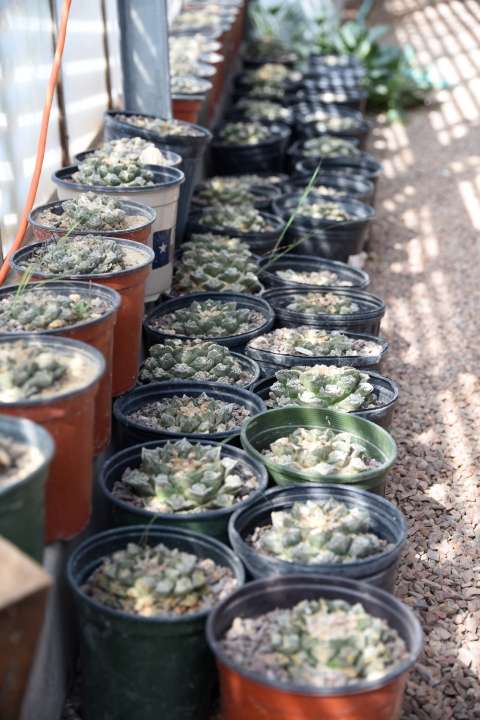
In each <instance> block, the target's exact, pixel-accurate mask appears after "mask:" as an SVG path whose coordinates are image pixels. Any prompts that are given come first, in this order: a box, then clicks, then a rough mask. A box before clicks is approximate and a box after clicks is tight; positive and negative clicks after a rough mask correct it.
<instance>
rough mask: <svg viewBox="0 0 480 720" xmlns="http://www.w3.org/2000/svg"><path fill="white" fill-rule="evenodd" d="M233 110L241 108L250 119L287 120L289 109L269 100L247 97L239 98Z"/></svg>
mask: <svg viewBox="0 0 480 720" xmlns="http://www.w3.org/2000/svg"><path fill="white" fill-rule="evenodd" d="M235 110H241V111H242V112H243V113H244V114H245V115H246V116H247V117H249V118H251V119H252V120H264V119H265V120H276V121H277V122H281V121H282V120H288V119H289V117H290V110H289V109H288V108H284V107H282V106H281V105H279V104H278V103H275V102H271V101H270V100H254V99H252V98H249V97H245V98H241V99H240V100H239V101H238V102H237V103H236V105H235Z"/></svg>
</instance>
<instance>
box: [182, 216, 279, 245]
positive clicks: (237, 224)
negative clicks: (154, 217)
mask: <svg viewBox="0 0 480 720" xmlns="http://www.w3.org/2000/svg"><path fill="white" fill-rule="evenodd" d="M284 227H285V221H284V220H283V219H282V218H281V217H279V216H278V214H277V215H271V214H270V213H266V212H260V211H259V210H257V209H256V208H255V207H252V206H251V205H223V206H218V207H217V206H213V205H212V206H210V207H207V208H204V209H203V210H200V211H193V212H191V213H190V215H189V219H188V225H187V236H188V238H189V239H191V237H192V235H193V234H198V233H205V232H207V233H213V234H214V235H228V236H230V237H236V238H239V239H240V240H242V241H244V242H245V243H247V245H248V246H249V247H250V250H251V251H252V252H253V253H254V254H255V255H265V254H266V253H270V252H272V251H273V250H274V249H275V248H276V247H277V246H278V241H279V238H280V236H281V234H282V232H283V229H284Z"/></svg>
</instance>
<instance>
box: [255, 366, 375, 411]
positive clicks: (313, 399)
mask: <svg viewBox="0 0 480 720" xmlns="http://www.w3.org/2000/svg"><path fill="white" fill-rule="evenodd" d="M275 377H276V382H274V383H273V385H272V386H271V388H270V399H269V400H267V405H268V406H269V407H273V408H275V407H288V406H290V405H301V406H305V407H319V408H327V407H331V408H333V409H334V410H343V411H344V412H352V411H353V410H365V409H368V408H374V407H377V405H378V400H377V397H376V395H375V393H374V392H373V385H371V384H370V383H369V380H370V377H369V376H368V375H367V373H363V372H360V370H357V369H356V368H352V367H335V366H334V365H314V366H313V367H302V366H298V367H292V368H289V369H288V370H279V371H278V372H276V373H275Z"/></svg>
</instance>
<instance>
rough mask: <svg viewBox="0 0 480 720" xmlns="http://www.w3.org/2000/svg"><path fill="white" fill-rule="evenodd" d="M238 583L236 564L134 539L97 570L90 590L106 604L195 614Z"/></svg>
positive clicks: (138, 611)
mask: <svg viewBox="0 0 480 720" xmlns="http://www.w3.org/2000/svg"><path fill="white" fill-rule="evenodd" d="M236 584H237V581H236V579H235V578H234V577H233V574H232V571H231V570H230V568H226V567H223V566H220V565H216V564H215V563H214V562H213V560H211V559H210V558H206V559H205V560H200V559H199V558H198V557H197V556H196V555H193V554H191V553H186V552H181V551H180V550H178V549H177V548H174V549H170V548H167V547H166V546H165V545H163V544H161V543H160V544H159V545H157V546H156V547H153V548H152V547H150V546H148V545H145V546H140V545H136V544H135V543H128V545H127V547H126V549H125V550H117V552H115V553H113V555H111V556H110V557H107V558H105V559H104V560H103V562H102V564H101V565H100V566H99V567H98V568H97V569H96V570H95V571H94V573H93V576H92V577H91V579H90V580H89V581H88V582H87V584H86V585H84V586H83V588H82V589H83V590H84V592H86V593H87V595H89V596H90V597H91V598H92V599H93V600H95V601H96V602H99V603H100V604H101V605H106V606H107V607H110V608H113V609H114V610H122V611H123V612H127V613H131V614H133V615H142V616H144V617H155V616H163V617H165V616H166V617H169V616H171V617H175V616H179V615H191V614H193V613H197V612H200V611H201V610H206V609H208V608H210V607H212V606H213V605H214V604H215V603H217V602H220V601H221V600H223V599H224V598H225V597H226V596H227V595H229V594H230V593H231V592H232V591H233V590H234V589H235V586H236Z"/></svg>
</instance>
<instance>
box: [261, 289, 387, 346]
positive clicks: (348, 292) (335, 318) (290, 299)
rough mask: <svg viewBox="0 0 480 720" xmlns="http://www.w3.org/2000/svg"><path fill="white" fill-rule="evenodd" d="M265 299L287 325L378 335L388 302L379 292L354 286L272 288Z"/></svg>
mask: <svg viewBox="0 0 480 720" xmlns="http://www.w3.org/2000/svg"><path fill="white" fill-rule="evenodd" d="M265 299H266V300H267V302H269V303H270V304H271V305H272V307H273V309H274V311H275V318H276V320H277V322H281V323H282V325H284V326H285V327H292V328H295V327H297V326H298V325H312V326H314V327H319V328H322V329H325V330H346V331H348V330H351V331H352V332H360V333H369V334H371V335H378V333H379V331H380V322H381V319H382V317H383V316H384V315H385V302H384V301H383V300H382V299H381V298H380V297H378V296H377V295H372V294H371V293H367V292H364V291H362V290H356V289H351V288H338V289H337V288H332V289H330V288H318V289H317V290H313V291H311V290H308V289H303V288H298V289H296V288H272V289H271V290H267V291H266V293H265Z"/></svg>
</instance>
